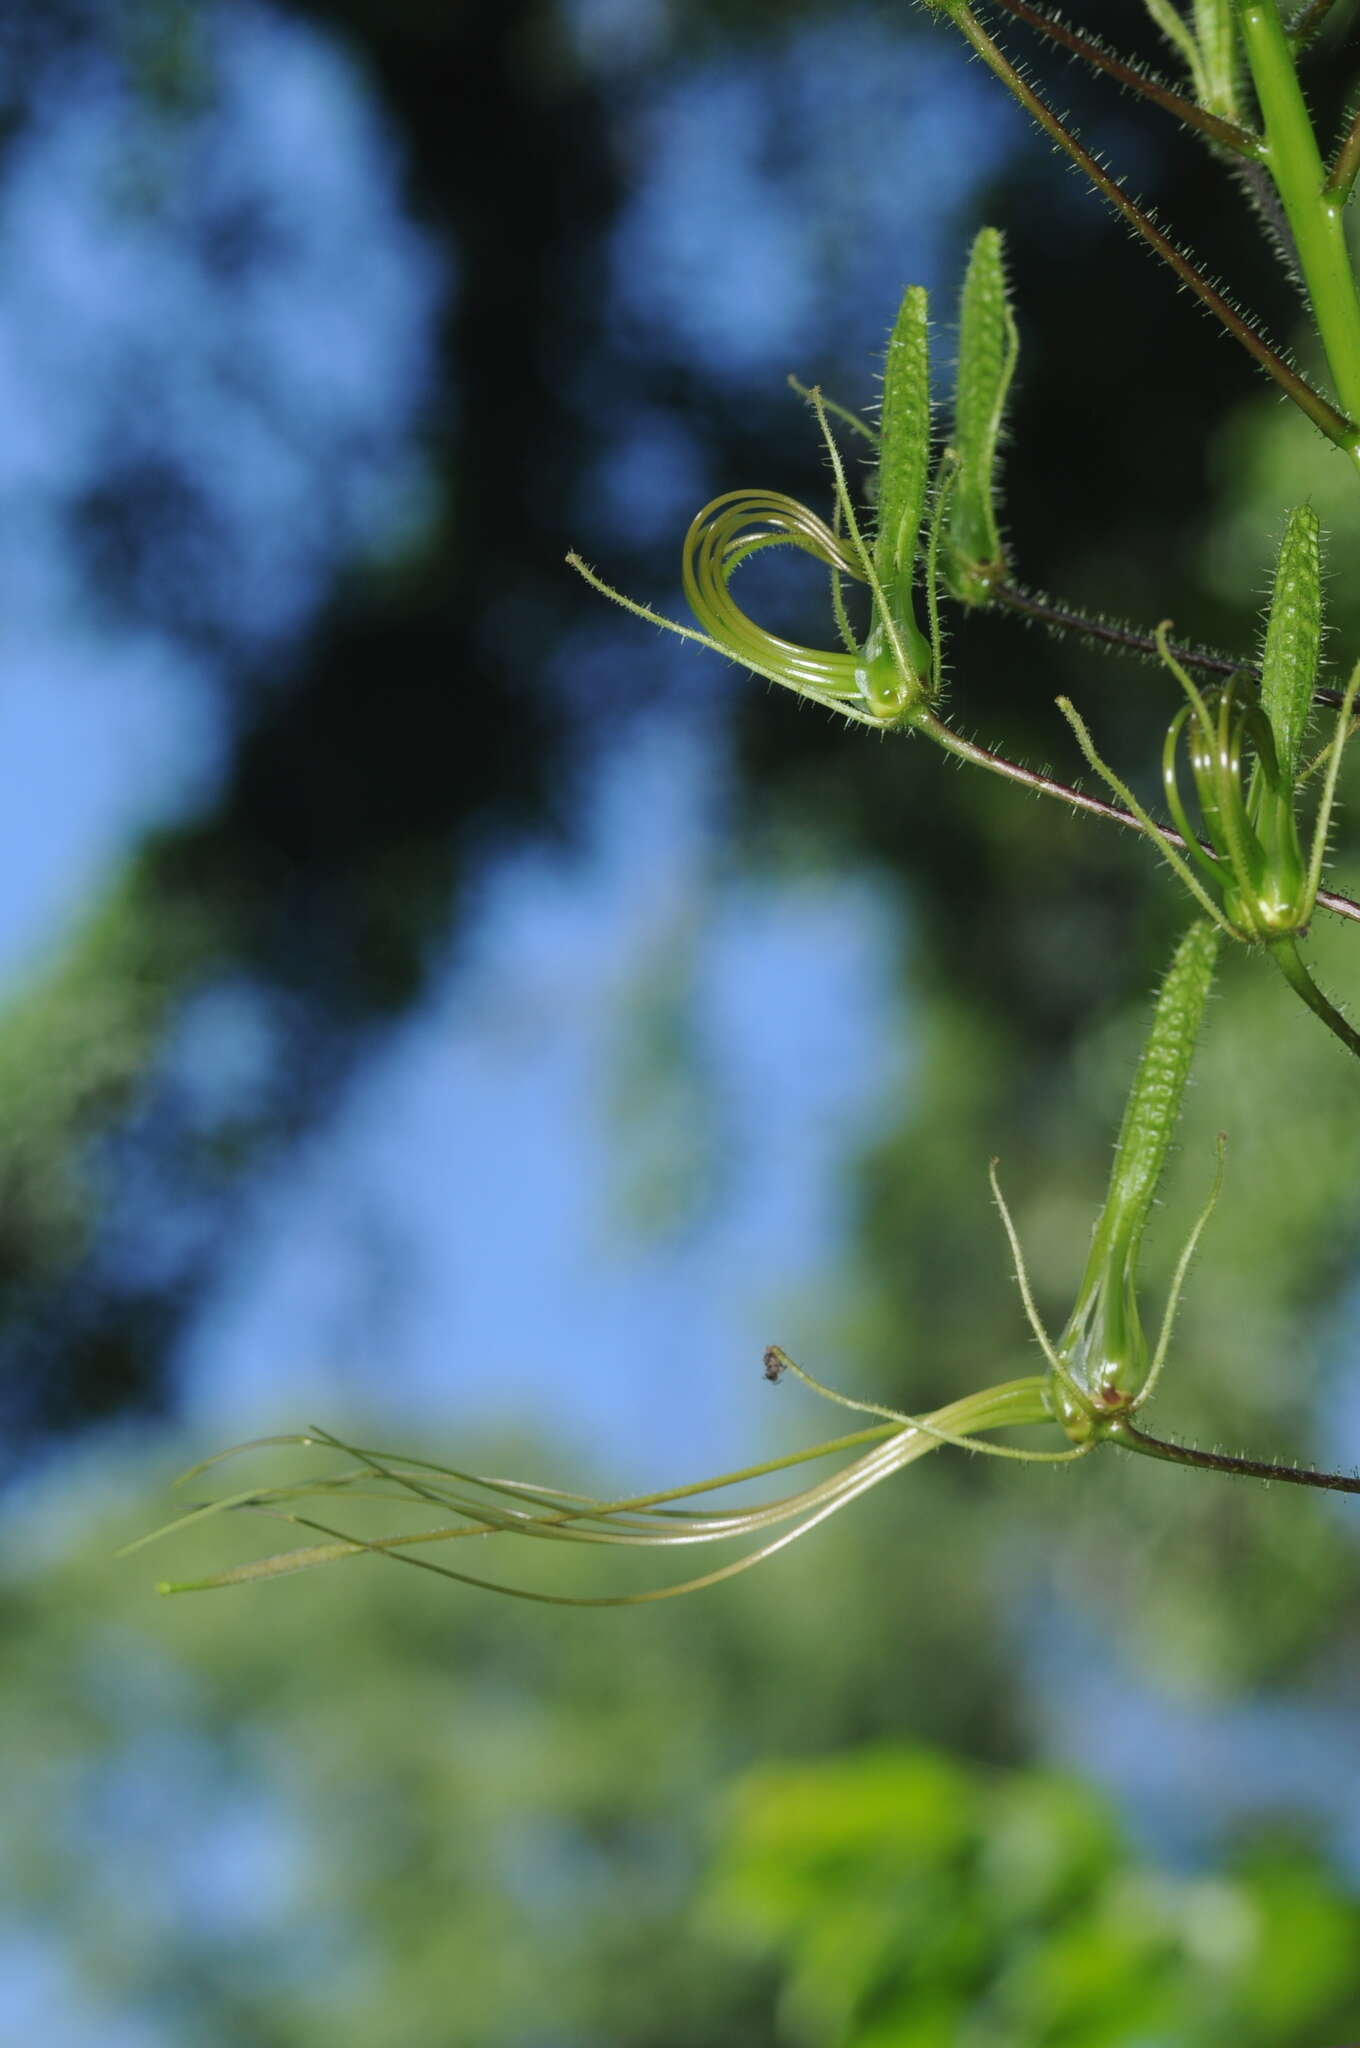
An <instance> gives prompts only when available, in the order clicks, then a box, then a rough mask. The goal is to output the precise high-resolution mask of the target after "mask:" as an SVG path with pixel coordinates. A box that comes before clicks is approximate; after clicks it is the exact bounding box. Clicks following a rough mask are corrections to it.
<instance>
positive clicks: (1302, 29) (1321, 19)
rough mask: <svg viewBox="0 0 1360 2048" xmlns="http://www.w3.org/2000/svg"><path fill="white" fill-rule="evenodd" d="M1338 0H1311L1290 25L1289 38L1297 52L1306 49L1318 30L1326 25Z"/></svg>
mask: <svg viewBox="0 0 1360 2048" xmlns="http://www.w3.org/2000/svg"><path fill="white" fill-rule="evenodd" d="M1335 6H1336V0H1311V4H1310V5H1309V6H1307V7H1305V8H1303V9H1302V11H1301V12H1300V13H1298V14H1297V15H1295V17H1294V19H1293V21H1292V22H1291V23H1290V25H1289V40H1290V42H1291V43H1292V44H1293V45H1294V49H1295V51H1296V52H1298V51H1303V50H1306V49H1307V47H1308V45H1309V43H1311V42H1312V40H1313V37H1314V36H1315V35H1316V34H1317V32H1318V30H1319V29H1320V28H1322V27H1324V26H1325V24H1326V21H1327V17H1328V15H1329V14H1330V13H1331V12H1332V10H1333V8H1334V7H1335Z"/></svg>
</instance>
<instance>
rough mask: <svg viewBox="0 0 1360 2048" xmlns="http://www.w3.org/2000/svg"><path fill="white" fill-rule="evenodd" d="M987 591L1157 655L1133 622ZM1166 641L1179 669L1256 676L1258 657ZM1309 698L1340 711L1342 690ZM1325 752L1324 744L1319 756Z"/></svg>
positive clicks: (1024, 611) (1015, 591) (1046, 619)
mask: <svg viewBox="0 0 1360 2048" xmlns="http://www.w3.org/2000/svg"><path fill="white" fill-rule="evenodd" d="M988 596H989V597H990V598H991V600H992V602H993V603H994V604H999V605H1000V606H1002V608H1003V609H1004V610H1006V611H1011V612H1019V613H1020V614H1021V616H1022V617H1024V618H1027V619H1034V620H1035V621H1037V623H1038V624H1039V625H1041V626H1048V627H1050V628H1051V629H1052V631H1053V632H1055V633H1076V634H1078V635H1079V636H1080V637H1081V638H1082V639H1083V640H1094V641H1097V642H1098V643H1099V644H1100V645H1101V646H1105V647H1117V648H1122V649H1123V650H1124V651H1125V652H1126V653H1128V654H1146V655H1147V656H1148V657H1149V659H1150V660H1153V661H1158V660H1160V659H1161V650H1160V647H1159V644H1158V640H1157V635H1156V634H1155V633H1144V632H1140V630H1139V629H1138V627H1137V626H1129V625H1126V624H1124V622H1123V621H1122V620H1120V619H1102V618H1098V617H1096V616H1094V615H1093V614H1092V613H1090V612H1083V611H1079V610H1078V608H1077V606H1076V605H1073V604H1067V603H1065V602H1062V601H1060V600H1058V599H1056V598H1051V597H1041V596H1039V595H1038V594H1037V593H1035V592H1034V591H1030V590H1022V589H1021V587H1020V585H1019V584H1018V583H1005V582H1000V581H998V582H995V583H993V584H992V585H991V586H990V589H989V591H988ZM1167 646H1168V648H1169V650H1170V652H1171V654H1172V655H1173V656H1174V657H1175V659H1176V660H1177V661H1178V662H1180V664H1181V666H1182V667H1183V668H1193V669H1199V670H1201V671H1202V672H1203V674H1205V675H1210V676H1222V677H1224V678H1225V680H1226V679H1227V678H1228V677H1229V676H1251V677H1253V678H1254V679H1255V680H1256V681H1257V682H1259V681H1260V678H1261V664H1260V662H1259V661H1253V660H1250V659H1248V658H1246V657H1245V656H1244V657H1243V658H1242V659H1241V660H1236V659H1234V657H1233V656H1232V655H1231V654H1216V653H1215V652H1214V650H1213V649H1212V648H1211V647H1184V646H1182V645H1181V643H1180V642H1179V641H1178V640H1169V641H1168V642H1167ZM1313 702H1314V703H1315V704H1326V705H1330V706H1331V708H1332V709H1333V710H1337V711H1339V710H1340V708H1341V706H1342V704H1343V703H1344V702H1345V692H1344V691H1342V690H1329V689H1324V688H1321V687H1319V688H1317V689H1315V690H1314V691H1313ZM1326 751H1327V750H1326V749H1324V755H1325V752H1326Z"/></svg>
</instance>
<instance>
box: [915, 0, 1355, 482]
mask: <svg viewBox="0 0 1360 2048" xmlns="http://www.w3.org/2000/svg"><path fill="white" fill-rule="evenodd" d="M939 4H941V5H942V8H943V11H944V12H945V13H946V14H947V15H948V16H949V18H950V19H951V21H953V22H954V23H955V24H956V25H957V27H958V29H959V31H960V33H961V34H962V35H963V36H964V38H965V40H966V41H967V42H968V43H969V44H970V46H971V47H972V48H973V49H974V50H975V51H976V52H977V54H978V56H979V57H981V59H982V61H983V63H984V64H985V65H986V66H987V68H988V69H989V70H990V71H992V72H994V73H995V74H996V76H997V77H998V78H999V79H1000V80H1001V82H1002V84H1003V85H1004V86H1005V87H1006V89H1007V90H1008V91H1009V92H1010V93H1011V94H1012V95H1013V96H1014V98H1015V99H1017V100H1018V101H1019V102H1020V104H1021V106H1022V107H1024V109H1025V111H1026V112H1027V113H1028V114H1029V115H1031V116H1032V118H1033V119H1034V120H1035V121H1036V122H1037V123H1038V125H1039V127H1040V128H1042V129H1043V131H1044V133H1045V134H1046V135H1047V136H1049V137H1050V138H1051V140H1052V141H1054V142H1056V143H1057V145H1058V147H1059V149H1061V150H1062V151H1063V152H1064V154H1065V155H1067V156H1070V157H1071V159H1072V161H1073V163H1074V164H1076V165H1077V166H1078V168H1079V169H1080V170H1082V171H1083V172H1084V173H1085V175H1086V176H1087V177H1088V178H1089V179H1090V181H1091V183H1092V184H1093V185H1094V186H1095V188H1096V190H1097V192H1099V193H1100V194H1101V196H1102V197H1103V198H1105V199H1107V200H1108V201H1109V203H1110V205H1111V206H1113V207H1114V208H1115V210H1116V212H1118V213H1120V214H1122V215H1123V217H1124V219H1125V220H1126V221H1127V222H1128V224H1129V226H1130V227H1131V228H1132V229H1133V230H1134V233H1135V234H1137V235H1138V236H1140V237H1141V239H1142V240H1143V241H1145V242H1146V243H1147V244H1148V247H1149V248H1150V249H1152V250H1154V251H1155V253H1156V254H1157V255H1158V256H1160V257H1161V259H1162V261H1163V262H1164V263H1165V264H1167V265H1168V266H1169V268H1170V269H1171V270H1173V271H1174V272H1175V274H1176V276H1177V277H1178V278H1179V279H1180V280H1181V283H1182V284H1184V285H1187V286H1188V287H1189V289H1190V290H1191V291H1192V292H1193V293H1194V295H1195V297H1196V298H1197V299H1198V300H1199V301H1200V303H1201V304H1202V305H1204V306H1205V307H1207V308H1208V310H1209V311H1210V312H1211V313H1212V314H1213V315H1214V317H1215V319H1217V320H1218V321H1219V322H1220V324H1221V325H1222V326H1223V327H1224V328H1226V330H1227V332H1228V333H1229V334H1230V335H1231V336H1232V337H1233V339H1234V341H1236V342H1239V343H1240V344H1241V346H1242V347H1243V348H1244V349H1245V350H1246V351H1247V354H1248V355H1250V356H1251V357H1253V358H1254V360H1255V361H1256V362H1258V363H1259V364H1260V366H1261V368H1262V369H1263V370H1264V371H1265V372H1266V374H1267V375H1268V376H1270V377H1273V378H1274V380H1275V382H1276V383H1277V384H1278V385H1279V386H1280V389H1281V390H1282V391H1284V392H1285V393H1286V395H1287V396H1288V397H1289V398H1291V399H1292V400H1293V402H1294V404H1295V405H1297V406H1298V408H1299V410H1300V412H1302V413H1304V414H1305V415H1306V416H1307V417H1308V418H1309V419H1310V420H1311V421H1312V422H1313V425H1314V426H1315V427H1317V428H1318V430H1319V431H1320V432H1321V433H1323V434H1325V435H1326V437H1327V439H1328V440H1329V441H1332V442H1334V443H1335V445H1336V446H1337V447H1338V448H1343V449H1345V451H1346V452H1347V454H1349V455H1350V457H1351V459H1352V460H1353V461H1355V462H1356V463H1360V427H1358V426H1357V425H1356V423H1355V421H1354V420H1351V419H1348V418H1347V417H1346V415H1345V414H1344V413H1343V412H1340V411H1339V410H1338V409H1337V407H1336V406H1335V405H1333V404H1332V402H1331V400H1330V399H1329V398H1326V397H1324V396H1323V394H1322V392H1320V391H1316V390H1314V388H1313V386H1312V385H1311V384H1310V383H1309V382H1308V379H1307V378H1306V377H1301V376H1300V375H1299V373H1298V371H1297V370H1296V369H1294V368H1293V366H1292V365H1291V364H1290V363H1288V362H1286V361H1285V359H1284V357H1283V356H1282V355H1281V354H1280V353H1279V351H1278V350H1277V349H1274V348H1272V347H1271V346H1270V343H1269V342H1268V341H1264V340H1263V339H1262V337H1261V336H1260V335H1259V334H1258V333H1257V332H1256V329H1255V328H1254V327H1253V326H1252V325H1251V324H1250V322H1249V321H1247V320H1244V319H1243V317H1242V315H1241V314H1240V313H1239V312H1238V311H1237V309H1236V308H1235V307H1234V306H1232V305H1230V304H1229V303H1228V301H1227V299H1225V298H1224V296H1223V294H1222V292H1220V291H1218V290H1216V288H1215V287H1214V286H1213V285H1212V284H1210V282H1209V280H1208V278H1207V277H1205V275H1204V273H1203V272H1202V271H1201V270H1198V269H1197V268H1196V267H1195V265H1194V264H1193V263H1192V262H1191V261H1190V260H1189V258H1188V257H1187V256H1184V255H1182V253H1181V251H1180V250H1179V249H1178V248H1177V247H1176V245H1175V243H1174V242H1173V241H1171V240H1170V239H1169V238H1168V237H1167V236H1166V235H1164V234H1163V233H1162V231H1161V229H1160V228H1159V227H1158V226H1157V224H1156V222H1155V221H1154V220H1152V219H1151V218H1150V217H1149V216H1148V215H1147V214H1146V213H1144V211H1143V209H1142V207H1141V206H1138V205H1137V204H1136V203H1135V202H1134V201H1133V200H1132V199H1130V198H1129V196H1128V194H1127V193H1126V192H1125V191H1124V190H1123V188H1122V187H1121V186H1120V185H1118V184H1117V183H1116V181H1115V180H1114V179H1113V178H1112V177H1111V176H1110V175H1109V173H1108V172H1107V171H1105V170H1103V169H1102V167H1101V166H1100V164H1099V163H1098V162H1097V161H1096V159H1095V157H1094V156H1092V154H1091V152H1090V150H1089V149H1087V148H1086V146H1085V145H1084V144H1083V143H1082V142H1080V141H1078V139H1077V137H1076V136H1075V135H1074V134H1073V133H1072V131H1071V130H1070V129H1069V128H1068V127H1067V125H1066V123H1065V122H1063V121H1062V120H1060V119H1059V117H1058V116H1057V114H1055V113H1054V111H1053V109H1052V108H1051V107H1050V106H1049V105H1048V103H1047V101H1045V100H1042V99H1040V97H1039V95H1038V94H1037V93H1036V92H1035V91H1034V89H1033V88H1032V87H1031V86H1030V85H1029V84H1027V83H1026V81H1025V80H1024V79H1023V78H1022V77H1021V75H1020V73H1019V72H1018V71H1017V70H1016V68H1015V66H1014V65H1013V64H1012V63H1011V62H1010V60H1009V58H1008V57H1007V56H1006V54H1005V52H1004V51H1003V50H1002V49H1001V47H1000V45H999V44H997V43H995V42H994V41H993V40H992V38H991V36H989V35H988V33H987V31H986V29H985V28H983V26H982V24H981V22H980V21H979V20H978V19H977V16H976V15H975V14H974V13H973V11H972V9H971V7H969V6H968V5H967V4H966V0H939ZM1319 182H1320V180H1319Z"/></svg>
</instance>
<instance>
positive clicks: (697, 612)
mask: <svg viewBox="0 0 1360 2048" xmlns="http://www.w3.org/2000/svg"><path fill="white" fill-rule="evenodd" d="M769 547H796V548H798V549H800V550H801V551H802V553H804V554H806V555H811V556H812V557H813V559H814V561H818V562H820V563H821V564H822V566H823V567H824V568H826V569H829V570H830V571H831V573H832V574H833V576H837V577H840V576H850V577H853V578H854V580H855V581H856V582H859V583H863V582H866V581H867V580H868V579H867V576H866V573H865V566H864V563H863V562H862V560H861V559H860V557H859V555H858V553H857V552H856V549H855V547H854V545H853V543H852V542H851V541H849V540H847V539H846V538H844V537H843V536H842V535H840V534H837V533H833V531H832V530H831V528H830V527H829V526H828V525H827V524H826V523H825V521H824V520H821V519H819V518H818V517H817V515H816V513H815V512H810V511H809V510H808V508H807V506H806V505H800V504H799V503H798V501H797V500H796V499H795V498H788V497H785V496H784V495H783V493H782V492H779V491H727V492H725V493H724V495H723V496H722V497H721V498H715V499H714V500H713V501H712V503H711V504H709V505H705V506H704V508H703V510H702V511H701V512H700V513H699V514H698V515H697V516H696V517H695V519H694V520H693V521H692V523H691V525H690V529H689V532H688V533H687V534H686V535H685V546H684V558H683V577H684V589H685V597H686V599H687V600H688V602H689V607H690V610H691V611H692V612H693V613H694V616H695V618H696V619H697V620H698V622H699V624H700V626H702V628H703V629H704V632H705V633H706V634H707V635H708V636H709V637H710V639H711V640H712V641H713V642H714V643H715V644H716V645H717V646H719V647H721V649H722V651H723V652H724V653H725V654H728V655H729V656H730V657H731V659H732V660H734V661H740V662H742V663H744V664H745V666H746V667H747V668H752V669H754V670H755V671H756V672H757V674H759V675H764V676H769V677H770V678H771V679H772V680H773V681H775V682H780V683H783V684H785V685H786V686H787V687H788V688H789V689H793V690H799V691H801V692H803V694H804V695H806V696H812V697H817V698H819V699H822V700H823V701H824V700H826V699H828V698H829V699H832V700H834V701H848V702H850V703H855V702H857V701H862V702H863V703H864V704H865V705H866V706H867V708H868V709H869V711H870V713H871V714H872V715H873V717H874V718H875V719H876V720H878V721H882V722H884V723H892V722H894V721H895V720H896V719H897V718H899V717H900V716H902V715H903V714H904V713H905V712H907V711H909V710H910V709H911V707H912V705H913V703H914V702H915V701H916V700H917V698H918V697H919V695H920V692H919V687H918V686H916V685H915V683H914V680H913V678H911V677H910V676H906V675H904V674H903V673H902V670H901V668H900V667H899V665H898V663H897V661H896V658H895V656H894V654H893V651H892V648H891V647H890V646H888V645H887V644H886V643H885V642H884V639H883V636H882V635H881V634H879V633H877V632H871V633H870V635H869V638H868V640H867V641H866V643H865V646H864V648H863V649H862V650H856V651H854V652H850V651H846V652H836V651H833V650H831V649H822V648H814V647H802V646H800V645H798V643H797V642H796V641H792V640H785V639H783V638H782V637H781V635H779V634H778V633H771V632H770V631H769V630H768V628H767V627H765V626H761V625H759V624H757V622H756V621H755V620H754V619H753V618H752V617H751V616H750V614H749V613H748V612H745V611H743V610H742V608H741V606H740V605H739V604H738V603H737V600H736V598H735V597H734V596H733V595H732V588H731V580H732V576H733V573H734V572H735V571H736V570H737V569H738V568H740V566H741V565H742V563H743V562H746V561H749V559H750V557H751V556H752V555H754V554H757V553H759V552H760V551H761V550H762V549H764V548H769Z"/></svg>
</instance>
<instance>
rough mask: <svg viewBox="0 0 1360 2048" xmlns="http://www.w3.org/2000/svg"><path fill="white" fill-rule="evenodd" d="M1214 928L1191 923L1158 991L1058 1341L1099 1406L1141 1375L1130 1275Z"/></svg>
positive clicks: (1201, 995)
mask: <svg viewBox="0 0 1360 2048" xmlns="http://www.w3.org/2000/svg"><path fill="white" fill-rule="evenodd" d="M1217 952H1218V933H1217V931H1216V930H1215V929H1214V927H1213V926H1212V925H1211V924H1208V923H1205V922H1203V921H1199V922H1197V923H1195V924H1192V925H1191V927H1190V929H1189V931H1188V932H1187V933H1186V934H1185V937H1184V938H1183V939H1182V940H1181V942H1180V944H1179V945H1178V946H1177V948H1176V951H1175V954H1174V955H1173V957H1172V961H1171V965H1170V967H1169V968H1168V969H1167V972H1166V978H1165V980H1164V981H1163V982H1162V985H1161V988H1160V990H1159V992H1158V996H1157V1007H1156V1009H1155V1011H1154V1013H1153V1018H1152V1028H1151V1030H1150V1031H1149V1033H1148V1037H1147V1042H1146V1044H1145V1045H1144V1047H1143V1051H1142V1055H1141V1057H1140V1059H1139V1061H1138V1066H1137V1068H1136V1070H1135V1072H1134V1077H1133V1085H1132V1087H1131V1088H1130V1090H1129V1097H1128V1102H1127V1104H1126V1106H1125V1110H1124V1120H1123V1122H1122V1123H1121V1125H1120V1127H1119V1138H1118V1142H1117V1143H1116V1145H1115V1155H1114V1167H1113V1170H1112V1171H1111V1174H1110V1186H1109V1192H1108V1193H1107V1195H1106V1197H1105V1207H1104V1209H1103V1210H1102V1211H1101V1214H1100V1218H1099V1221H1098V1222H1097V1224H1096V1228H1095V1235H1094V1237H1093V1239H1092V1243H1091V1252H1090V1256H1089V1258H1088V1260H1087V1262H1086V1271H1085V1273H1084V1275H1083V1277H1082V1283H1081V1287H1080V1290H1079V1292H1078V1295H1077V1303H1076V1307H1075V1308H1074V1309H1073V1311H1072V1315H1071V1318H1070V1320H1069V1322H1068V1325H1067V1328H1066V1330H1065V1331H1064V1332H1063V1335H1062V1338H1061V1340H1060V1342H1059V1344H1058V1347H1057V1348H1058V1356H1059V1358H1060V1360H1061V1362H1062V1367H1063V1370H1064V1372H1065V1373H1066V1375H1067V1376H1068V1378H1069V1379H1071V1380H1072V1382H1073V1383H1074V1384H1075V1386H1076V1387H1077V1388H1078V1390H1079V1391H1080V1392H1081V1393H1082V1394H1083V1395H1084V1396H1086V1397H1087V1398H1089V1399H1090V1400H1091V1401H1092V1402H1093V1403H1094V1404H1095V1405H1096V1406H1097V1407H1099V1406H1101V1405H1102V1404H1103V1405H1107V1406H1115V1405H1127V1403H1128V1402H1130V1401H1131V1400H1132V1399H1134V1398H1135V1397H1136V1396H1137V1394H1138V1393H1139V1391H1140V1389H1141V1388H1142V1385H1143V1383H1144V1381H1145V1379H1146V1378H1147V1373H1148V1356H1147V1345H1146V1343H1145V1341H1144V1338H1143V1332H1142V1326H1141V1323H1140V1320H1139V1315H1138V1303H1137V1296H1136V1280H1137V1267H1138V1250H1139V1246H1140V1244H1141V1242H1142V1236H1143V1228H1144V1225H1145V1224H1146V1222H1147V1219H1148V1214H1149V1211H1150V1210H1151V1208H1152V1204H1153V1200H1154V1198H1155V1196H1156V1193H1157V1184H1158V1182H1159V1181H1160V1179H1161V1177H1162V1172H1163V1169H1164V1168H1165V1165H1166V1161H1167V1155H1168V1153H1169V1152H1170V1150H1171V1141H1172V1138H1173V1136H1174V1135H1175V1130H1176V1124H1177V1122H1178V1120H1179V1118H1180V1112H1181V1103H1182V1101H1183V1099H1184V1095H1185V1084H1186V1082H1187V1080H1188V1079H1189V1075H1190V1063H1191V1061H1192V1059H1193V1058H1194V1053H1195V1046H1196V1044H1197V1042H1198V1039H1199V1033H1200V1026H1201V1024H1202V1022H1203V1019H1204V1005H1205V1001H1206V999H1207V997H1208V994H1209V986H1210V983H1211V982H1212V980H1213V973H1214V961H1215V958H1216V955H1217Z"/></svg>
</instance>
